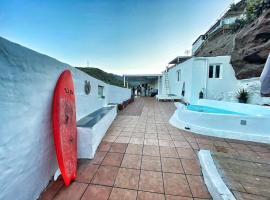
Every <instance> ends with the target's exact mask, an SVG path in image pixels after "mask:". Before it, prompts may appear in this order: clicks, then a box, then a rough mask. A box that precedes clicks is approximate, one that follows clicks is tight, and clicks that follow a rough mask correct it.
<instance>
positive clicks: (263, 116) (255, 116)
mask: <svg viewBox="0 0 270 200" xmlns="http://www.w3.org/2000/svg"><path fill="white" fill-rule="evenodd" d="M170 123H171V124H172V125H173V126H175V127H177V128H180V129H184V130H187V131H191V132H194V133H199V134H203V135H208V136H214V137H222V138H229V139H238V140H246V141H254V142H262V143H268V144H269V143H270V108H267V107H264V106H257V105H250V104H240V103H231V102H223V101H214V100H205V99H203V100H199V101H198V102H197V103H196V104H193V105H188V106H185V105H183V104H180V103H178V104H177V109H176V111H175V113H174V114H173V116H172V117H171V119H170Z"/></svg>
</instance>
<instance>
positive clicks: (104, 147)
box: [98, 141, 112, 151]
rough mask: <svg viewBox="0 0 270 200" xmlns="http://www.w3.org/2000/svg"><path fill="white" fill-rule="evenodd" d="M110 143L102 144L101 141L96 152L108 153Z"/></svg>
mask: <svg viewBox="0 0 270 200" xmlns="http://www.w3.org/2000/svg"><path fill="white" fill-rule="evenodd" d="M111 144H112V143H111V142H104V141H102V142H101V143H100V145H99V146H98V151H109V150H110V148H111Z"/></svg>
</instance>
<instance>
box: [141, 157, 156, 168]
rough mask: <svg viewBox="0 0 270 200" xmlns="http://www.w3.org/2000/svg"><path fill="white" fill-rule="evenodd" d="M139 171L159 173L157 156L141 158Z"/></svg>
mask: <svg viewBox="0 0 270 200" xmlns="http://www.w3.org/2000/svg"><path fill="white" fill-rule="evenodd" d="M141 169H143V170H152V171H161V163H160V157H157V156H143V157H142V165H141Z"/></svg>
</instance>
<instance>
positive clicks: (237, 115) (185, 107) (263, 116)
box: [178, 106, 270, 120]
mask: <svg viewBox="0 0 270 200" xmlns="http://www.w3.org/2000/svg"><path fill="white" fill-rule="evenodd" d="M178 109H181V110H182V111H184V112H190V113H200V114H203V115H220V116H233V117H243V118H269V120H270V115H259V116H258V115H249V114H244V113H243V114H242V113H240V114H231V113H230V114H223V113H210V112H199V111H194V110H189V109H187V106H184V107H182V108H178Z"/></svg>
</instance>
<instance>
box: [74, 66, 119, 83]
mask: <svg viewBox="0 0 270 200" xmlns="http://www.w3.org/2000/svg"><path fill="white" fill-rule="evenodd" d="M76 68H77V69H79V70H81V71H83V72H85V73H86V74H88V75H89V76H92V77H94V78H96V79H98V80H101V81H104V82H105V83H108V84H111V85H116V86H119V87H124V83H123V77H122V76H119V75H116V74H111V73H107V72H104V71H103V70H101V69H98V68H92V67H76Z"/></svg>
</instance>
